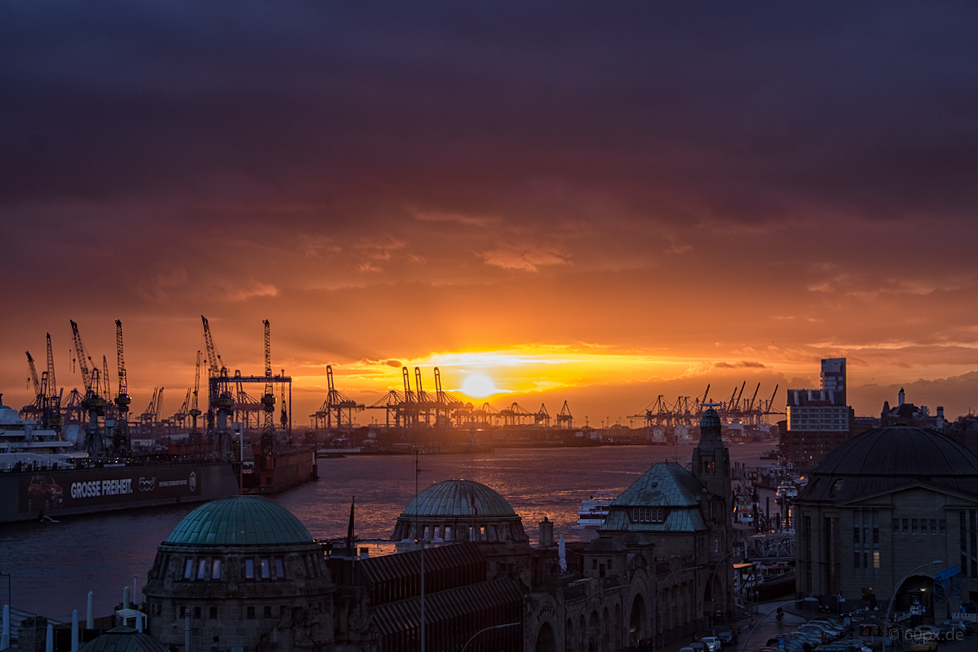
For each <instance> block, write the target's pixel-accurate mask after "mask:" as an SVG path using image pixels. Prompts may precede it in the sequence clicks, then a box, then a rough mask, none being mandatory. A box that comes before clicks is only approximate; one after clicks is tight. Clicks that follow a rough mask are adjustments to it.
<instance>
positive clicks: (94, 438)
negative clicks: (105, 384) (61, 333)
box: [69, 320, 105, 454]
mask: <svg viewBox="0 0 978 652" xmlns="http://www.w3.org/2000/svg"><path fill="white" fill-rule="evenodd" d="M69 321H71V320H69ZM71 334H72V338H73V339H74V342H75V354H76V355H77V357H78V368H79V370H80V371H81V375H82V381H83V382H84V383H85V398H84V399H83V400H82V407H83V408H84V409H85V410H87V411H88V427H87V428H86V431H85V439H86V441H85V444H86V448H87V449H88V452H89V453H90V454H100V453H101V452H102V451H101V448H102V447H101V442H100V441H99V436H98V418H99V417H100V416H102V415H104V414H105V399H104V398H103V397H102V394H101V391H102V386H101V382H102V380H101V379H100V378H99V371H98V369H97V368H96V369H92V370H91V371H89V369H88V363H89V362H91V358H90V357H89V356H88V353H87V352H86V351H85V344H84V342H82V338H81V334H80V333H79V332H78V324H76V323H75V322H74V321H71Z"/></svg>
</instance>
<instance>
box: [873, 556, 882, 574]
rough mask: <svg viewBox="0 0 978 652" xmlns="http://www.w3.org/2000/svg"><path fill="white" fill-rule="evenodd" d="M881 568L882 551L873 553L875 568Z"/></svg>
mask: <svg viewBox="0 0 978 652" xmlns="http://www.w3.org/2000/svg"><path fill="white" fill-rule="evenodd" d="M879 569H880V553H878V552H874V553H873V570H876V571H878V570H879Z"/></svg>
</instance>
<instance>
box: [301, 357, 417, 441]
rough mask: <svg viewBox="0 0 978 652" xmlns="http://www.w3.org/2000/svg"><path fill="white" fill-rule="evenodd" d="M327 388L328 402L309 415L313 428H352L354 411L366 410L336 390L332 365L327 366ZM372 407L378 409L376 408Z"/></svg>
mask: <svg viewBox="0 0 978 652" xmlns="http://www.w3.org/2000/svg"><path fill="white" fill-rule="evenodd" d="M326 387H327V390H326V400H325V401H323V404H322V405H320V406H319V409H318V410H316V412H315V413H314V414H310V415H309V416H310V418H312V419H313V426H314V427H315V428H317V429H320V430H323V429H325V430H333V429H334V427H335V428H336V429H343V428H344V427H346V428H352V427H353V411H354V410H356V411H358V412H359V411H363V410H364V409H366V408H365V406H364V405H363V403H357V402H356V401H354V400H353V399H351V398H349V397H348V396H346V395H344V394H342V393H341V392H339V391H338V390H337V389H336V386H335V385H334V384H333V367H332V365H326ZM395 393H396V392H395ZM397 402H398V403H399V402H400V397H398V400H397ZM371 407H372V408H374V409H376V408H375V407H374V406H371ZM344 413H345V414H346V424H345V426H344V423H343V421H344V420H343V415H344ZM334 418H335V421H334ZM388 418H389V417H388ZM334 423H335V426H334Z"/></svg>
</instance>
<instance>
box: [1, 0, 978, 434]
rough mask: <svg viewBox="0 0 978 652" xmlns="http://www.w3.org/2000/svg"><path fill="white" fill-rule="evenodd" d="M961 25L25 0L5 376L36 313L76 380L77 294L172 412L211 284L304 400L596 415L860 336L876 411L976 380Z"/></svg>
mask: <svg viewBox="0 0 978 652" xmlns="http://www.w3.org/2000/svg"><path fill="white" fill-rule="evenodd" d="M976 34H978V6H976V5H975V4H974V3H971V2H962V3H954V2H947V3H940V4H934V3H886V4H883V3H817V4H810V5H806V6H798V5H797V4H796V3H749V4H743V3H683V4H678V3H676V4H668V5H667V4H658V3H657V4H654V5H652V7H650V6H649V3H611V4H599V3H536V2H518V3H517V2H494V3H488V4H481V5H475V6H472V5H467V4H459V3H448V2H445V3H429V2H411V3H387V4H379V3H369V4H368V3H336V2H329V3H317V2H301V3H300V2H285V3H277V2H237V3H229V2H206V3H202V2H185V1H173V2H133V1H130V0H126V1H125V2H111V1H110V2H103V3H99V4H97V5H91V4H79V3H53V2H50V3H49V2H24V3H15V2H5V3H3V4H2V5H0V88H2V89H3V90H2V97H0V224H2V229H3V246H4V254H3V256H2V258H0V272H2V279H3V303H4V305H5V310H4V318H3V328H2V331H0V332H2V334H3V338H2V346H0V391H2V392H3V394H4V403H5V404H8V405H13V406H15V407H20V406H21V405H23V404H24V403H26V402H28V401H29V400H30V398H31V392H30V391H29V390H28V389H27V387H26V384H25V381H26V379H27V376H28V372H27V362H26V357H25V355H24V351H25V350H29V351H30V352H31V354H32V355H33V356H34V358H36V359H38V360H39V361H41V366H42V367H43V358H44V341H45V339H44V336H45V333H46V332H50V333H51V335H52V338H53V339H54V352H55V362H56V365H57V377H58V381H59V383H60V384H62V385H68V386H69V387H72V386H80V384H81V380H80V376H79V374H78V373H74V374H72V373H71V364H70V359H69V357H68V351H69V348H70V347H71V330H70V327H69V320H70V319H73V320H75V321H76V322H78V324H79V327H80V329H81V334H82V337H83V338H84V340H85V344H86V346H87V348H88V350H89V352H90V353H91V354H92V356H93V357H94V358H96V359H97V360H98V363H99V365H100V364H101V357H102V355H103V354H104V355H107V356H108V357H109V362H110V369H111V371H112V373H113V374H114V373H115V344H114V337H115V327H114V320H115V319H121V320H122V322H123V327H124V330H125V341H126V363H127V368H128V375H129V382H130V393H131V394H132V395H133V397H134V406H133V407H134V409H135V411H136V412H137V413H138V412H140V411H142V410H143V409H144V408H145V406H146V405H147V404H148V403H149V400H150V398H151V395H152V392H153V388H154V387H158V386H164V387H166V390H165V392H166V396H167V398H166V402H165V407H164V411H165V412H166V413H172V412H173V411H175V410H176V408H177V407H178V406H179V403H180V402H181V401H182V400H183V396H184V394H185V392H186V390H187V388H188V387H190V386H191V385H192V384H193V372H194V369H193V366H194V358H195V354H196V351H197V350H198V349H201V348H202V347H203V341H202V336H201V325H200V315H202V314H203V315H206V316H207V317H208V319H209V320H210V324H211V327H212V329H213V333H214V338H215V341H216V344H217V348H218V350H219V351H220V353H221V355H222V357H223V359H224V361H225V362H226V363H227V365H228V366H229V367H230V368H231V369H232V370H233V369H241V370H242V372H243V373H245V374H261V373H263V370H262V320H263V319H268V320H269V321H270V322H271V330H272V358H273V367H274V368H275V369H276V370H278V369H282V368H284V369H285V370H286V373H289V374H291V375H292V376H293V377H294V379H295V386H294V394H295V402H296V403H295V410H294V413H295V417H296V421H297V423H305V422H306V421H307V419H306V417H305V415H307V414H309V413H310V412H312V411H314V410H315V409H316V408H317V407H318V406H319V405H320V404H321V403H322V401H323V400H324V398H325V385H326V377H325V368H326V365H327V364H329V365H332V368H333V371H334V374H335V376H336V382H337V386H338V389H340V391H342V392H344V393H345V394H347V395H349V396H350V397H352V398H355V399H356V400H358V401H361V402H364V403H366V404H370V403H373V402H374V401H376V400H378V399H380V398H381V396H382V395H383V394H384V393H385V392H386V391H387V390H388V389H391V388H399V387H400V385H401V375H400V374H401V371H400V368H401V366H402V365H407V366H409V367H411V368H412V372H411V373H412V378H413V367H415V366H419V367H421V368H422V371H423V373H424V379H425V383H426V389H428V390H433V388H434V387H433V385H434V379H433V375H432V368H433V367H435V366H437V367H439V369H440V371H441V375H442V378H443V381H444V385H445V388H446V389H448V390H452V391H454V392H456V394H457V395H459V397H460V398H466V397H464V396H463V395H462V394H461V393H460V392H458V390H459V388H461V387H462V385H463V383H464V382H465V381H466V379H468V378H469V377H470V376H473V375H477V374H478V375H482V376H486V377H487V378H489V379H491V380H492V382H493V383H494V384H495V386H496V387H497V388H498V389H499V390H500V391H499V392H498V393H497V394H495V395H493V396H491V397H489V398H488V400H489V401H490V402H491V403H492V404H493V405H494V406H496V407H497V408H501V407H505V406H506V405H509V404H510V403H512V402H513V401H517V402H519V404H520V405H522V406H524V407H526V408H528V409H530V410H532V411H535V410H536V409H538V408H539V406H540V404H541V403H545V404H546V406H547V408H548V410H549V411H550V413H551V414H552V415H553V414H556V413H557V412H558V411H559V409H560V407H561V405H562V403H563V402H564V401H565V400H566V401H568V404H569V406H570V408H571V410H572V412H573V414H574V417H575V422H576V423H579V424H583V422H584V417H585V416H587V417H588V419H589V421H590V423H591V424H592V425H600V424H601V422H602V421H603V420H610V421H616V420H617V419H618V418H621V419H622V423H627V418H626V417H627V416H628V415H632V414H636V413H638V412H640V411H641V410H642V409H643V408H644V407H645V406H646V405H648V404H649V403H651V402H652V401H654V400H655V398H656V396H657V395H660V394H662V395H665V396H666V397H667V399H669V400H670V401H672V400H675V398H676V397H677V396H679V395H689V396H702V394H703V392H704V391H705V389H706V386H707V384H708V383H709V384H711V390H710V394H711V396H712V398H714V399H716V400H726V399H728V398H729V396H730V394H731V391H732V390H733V388H734V387H739V386H740V385H741V383H743V382H745V381H746V383H747V389H746V390H745V393H746V394H750V393H752V392H753V389H754V387H756V385H757V383H758V382H761V389H760V391H759V396H763V397H764V398H767V397H769V396H770V394H771V392H772V391H773V390H774V386H775V384H776V383H779V384H780V389H779V390H778V391H779V394H778V400H777V401H776V403H777V404H780V405H781V406H783V404H784V390H785V389H786V388H787V387H791V388H801V387H817V383H818V372H819V360H820V359H821V358H823V357H846V358H848V360H849V383H850V392H849V396H850V403H851V404H852V405H853V407H854V408H855V409H856V412H857V414H861V415H878V414H879V411H880V408H881V406H882V402H883V401H884V400H889V401H890V402H891V403H894V402H895V400H896V392H897V390H898V389H899V388H900V387H901V386H904V387H906V389H907V400H909V401H911V402H914V403H917V404H924V405H928V406H930V407H931V409H932V410H933V409H934V407H936V406H937V405H943V406H945V409H946V411H947V413H948V415H949V416H951V417H955V416H957V415H960V414H964V413H966V412H968V411H969V410H973V409H978V257H976V243H978V220H976V208H978V38H976ZM113 381H114V378H113ZM467 400H472V401H473V402H475V403H477V404H481V403H482V402H483V401H484V400H486V399H482V398H478V399H476V398H471V399H467ZM371 417H378V418H381V417H382V413H381V412H377V413H371V412H366V413H364V414H361V415H358V418H359V419H360V420H361V422H362V423H369V421H370V419H371ZM636 425H638V424H637V422H636Z"/></svg>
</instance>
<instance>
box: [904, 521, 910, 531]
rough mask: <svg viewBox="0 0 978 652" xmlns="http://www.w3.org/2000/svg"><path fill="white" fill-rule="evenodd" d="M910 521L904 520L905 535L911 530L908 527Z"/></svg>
mask: <svg viewBox="0 0 978 652" xmlns="http://www.w3.org/2000/svg"><path fill="white" fill-rule="evenodd" d="M907 521H908V519H903V533H904V534H906V533H907V532H908V531H909V529H910V528H908V527H907Z"/></svg>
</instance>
